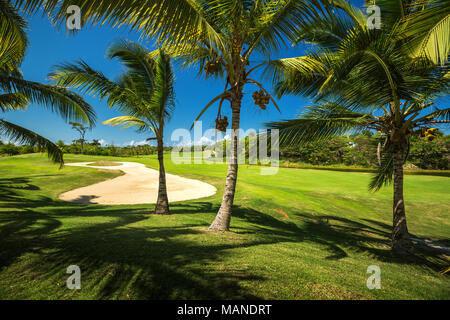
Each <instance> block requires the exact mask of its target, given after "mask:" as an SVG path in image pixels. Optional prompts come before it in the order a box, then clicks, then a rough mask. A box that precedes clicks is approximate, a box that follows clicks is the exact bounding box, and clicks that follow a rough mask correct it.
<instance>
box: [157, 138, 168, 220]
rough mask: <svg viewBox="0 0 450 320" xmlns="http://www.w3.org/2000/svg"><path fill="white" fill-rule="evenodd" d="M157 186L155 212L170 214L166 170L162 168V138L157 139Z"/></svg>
mask: <svg viewBox="0 0 450 320" xmlns="http://www.w3.org/2000/svg"><path fill="white" fill-rule="evenodd" d="M158 161H159V187H158V200H157V201H156V207H155V214H170V211H169V199H168V198H167V185H166V171H165V170H164V148H163V141H162V139H158Z"/></svg>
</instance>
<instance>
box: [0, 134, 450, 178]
mask: <svg viewBox="0 0 450 320" xmlns="http://www.w3.org/2000/svg"><path fill="white" fill-rule="evenodd" d="M435 135H436V138H435V139H434V140H433V141H427V139H426V138H424V137H419V136H414V137H412V139H411V149H410V152H409V157H408V164H410V165H413V166H416V167H418V168H420V169H433V170H449V169H450V153H449V150H450V135H444V134H442V132H439V131H438V132H437V133H436V134H435ZM381 140H382V138H381V136H379V135H373V134H372V133H371V132H366V133H364V134H361V135H350V136H336V137H333V138H330V139H329V140H327V141H326V142H313V143H306V144H303V145H302V146H300V147H284V148H281V149H280V160H281V161H288V162H297V163H307V164H312V165H344V166H356V167H367V168H370V167H375V166H376V164H377V161H378V158H377V148H378V143H379V142H380V141H381ZM56 145H57V146H58V147H59V148H60V149H61V150H63V152H64V153H72V154H86V155H98V156H112V157H132V156H140V155H153V154H156V153H157V149H156V147H154V146H150V145H141V146H126V147H118V146H114V145H108V146H101V144H100V142H99V141H98V140H93V141H92V142H90V143H83V145H82V144H81V142H80V141H78V140H75V141H74V142H73V143H72V144H70V145H66V144H65V143H64V142H63V141H58V142H57V143H56ZM205 148H206V146H203V148H202V149H203V150H204V149H205ZM245 149H246V153H247V155H246V156H247V157H248V149H249V148H248V139H246V148H245ZM164 150H165V151H166V152H168V151H171V148H170V147H165V148H164ZM268 150H269V151H270V147H269V148H268ZM41 151H42V150H40V149H39V148H38V147H31V146H26V145H25V146H16V145H14V144H12V143H3V142H2V141H0V156H14V155H19V154H27V153H35V152H41ZM191 151H192V152H194V147H192V148H191ZM224 154H225V152H224Z"/></svg>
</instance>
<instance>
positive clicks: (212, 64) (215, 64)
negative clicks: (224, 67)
mask: <svg viewBox="0 0 450 320" xmlns="http://www.w3.org/2000/svg"><path fill="white" fill-rule="evenodd" d="M219 70H220V60H212V61H208V62H207V63H206V65H205V71H206V73H207V74H214V73H217V72H219Z"/></svg>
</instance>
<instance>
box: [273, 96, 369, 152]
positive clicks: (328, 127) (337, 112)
mask: <svg viewBox="0 0 450 320" xmlns="http://www.w3.org/2000/svg"><path fill="white" fill-rule="evenodd" d="M370 117H371V116H370V115H369V114H366V113H359V112H354V111H352V110H349V109H346V108H344V107H342V106H340V105H338V104H335V103H332V102H326V103H323V104H320V105H315V106H312V107H308V108H307V109H306V111H305V113H304V114H302V115H301V116H300V117H299V118H297V119H293V120H285V121H280V122H270V123H267V124H266V126H267V127H269V128H271V129H278V130H280V143H281V144H282V145H288V146H289V145H299V144H302V143H305V142H310V141H317V140H323V139H327V138H329V137H331V136H334V135H342V134H346V133H350V132H357V131H359V130H362V129H363V128H364V126H365V125H366V124H367V123H368V121H369V119H370Z"/></svg>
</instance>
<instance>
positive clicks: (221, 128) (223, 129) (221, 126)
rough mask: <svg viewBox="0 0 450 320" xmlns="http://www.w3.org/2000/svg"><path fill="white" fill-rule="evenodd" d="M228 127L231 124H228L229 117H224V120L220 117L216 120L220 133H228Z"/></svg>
mask: <svg viewBox="0 0 450 320" xmlns="http://www.w3.org/2000/svg"><path fill="white" fill-rule="evenodd" d="M228 125H229V123H228V117H226V116H224V117H223V118H222V117H220V116H219V117H218V118H217V119H216V129H217V130H218V131H221V132H226V131H227V127H228Z"/></svg>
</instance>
